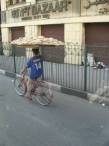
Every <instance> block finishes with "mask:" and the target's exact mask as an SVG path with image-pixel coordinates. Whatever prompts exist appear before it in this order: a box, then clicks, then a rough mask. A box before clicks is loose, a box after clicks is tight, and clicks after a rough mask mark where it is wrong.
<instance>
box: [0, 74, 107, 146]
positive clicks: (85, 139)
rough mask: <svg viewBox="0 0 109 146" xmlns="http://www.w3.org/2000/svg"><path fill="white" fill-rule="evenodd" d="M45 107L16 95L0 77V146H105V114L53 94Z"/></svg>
mask: <svg viewBox="0 0 109 146" xmlns="http://www.w3.org/2000/svg"><path fill="white" fill-rule="evenodd" d="M54 95H55V98H54V102H53V103H52V104H51V105H50V106H49V107H43V106H41V105H39V104H38V103H33V102H29V101H28V100H27V99H25V98H22V97H19V96H18V95H16V93H15V91H14V88H13V84H12V82H11V79H10V78H7V77H4V76H2V75H0V146H109V110H108V109H107V108H103V107H101V106H100V105H97V104H90V103H88V102H87V101H85V100H83V99H80V98H78V97H73V96H68V95H64V94H61V93H56V92H54Z"/></svg>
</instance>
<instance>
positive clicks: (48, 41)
mask: <svg viewBox="0 0 109 146" xmlns="http://www.w3.org/2000/svg"><path fill="white" fill-rule="evenodd" d="M11 44H15V45H18V46H20V45H28V46H32V45H42V46H62V45H64V43H63V42H62V41H58V40H57V39H54V38H46V37H44V36H38V37H20V38H19V39H17V40H13V41H12V42H11Z"/></svg>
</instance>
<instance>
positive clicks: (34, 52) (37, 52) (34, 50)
mask: <svg viewBox="0 0 109 146" xmlns="http://www.w3.org/2000/svg"><path fill="white" fill-rule="evenodd" d="M32 52H33V55H35V56H37V55H39V48H34V49H32Z"/></svg>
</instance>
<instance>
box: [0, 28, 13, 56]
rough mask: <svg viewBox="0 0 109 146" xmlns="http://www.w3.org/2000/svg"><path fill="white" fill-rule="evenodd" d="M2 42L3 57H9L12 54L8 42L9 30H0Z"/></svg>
mask: <svg viewBox="0 0 109 146" xmlns="http://www.w3.org/2000/svg"><path fill="white" fill-rule="evenodd" d="M1 33H2V42H3V49H4V50H3V52H4V54H5V55H7V56H9V55H10V54H11V53H12V49H11V44H10V43H9V41H10V31H9V28H1Z"/></svg>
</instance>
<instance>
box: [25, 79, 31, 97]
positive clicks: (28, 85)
mask: <svg viewBox="0 0 109 146" xmlns="http://www.w3.org/2000/svg"><path fill="white" fill-rule="evenodd" d="M32 89H33V84H32V80H31V79H29V78H28V81H27V93H26V97H28V98H29V99H32V98H31V91H32Z"/></svg>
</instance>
